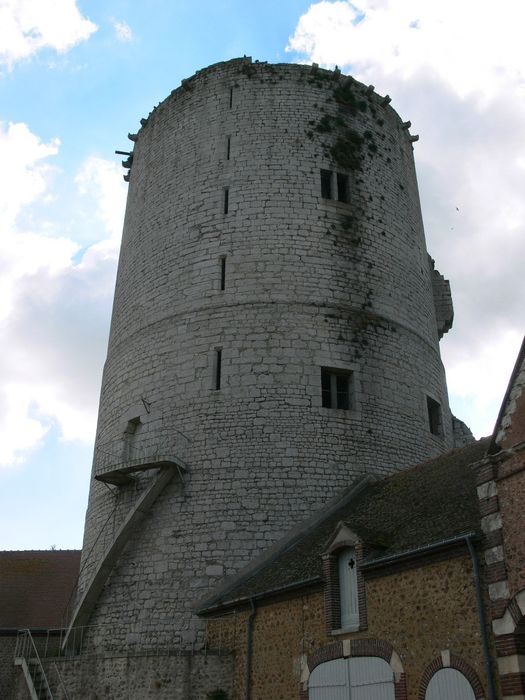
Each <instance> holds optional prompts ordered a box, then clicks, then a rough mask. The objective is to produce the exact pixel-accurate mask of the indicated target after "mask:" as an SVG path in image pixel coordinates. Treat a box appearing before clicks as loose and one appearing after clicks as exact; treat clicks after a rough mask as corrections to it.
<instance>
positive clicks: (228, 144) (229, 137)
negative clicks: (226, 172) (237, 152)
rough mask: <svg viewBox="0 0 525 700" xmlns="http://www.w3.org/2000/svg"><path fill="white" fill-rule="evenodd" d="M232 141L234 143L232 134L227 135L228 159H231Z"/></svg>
mask: <svg viewBox="0 0 525 700" xmlns="http://www.w3.org/2000/svg"><path fill="white" fill-rule="evenodd" d="M231 143H232V138H231V136H227V137H226V160H230V152H231Z"/></svg>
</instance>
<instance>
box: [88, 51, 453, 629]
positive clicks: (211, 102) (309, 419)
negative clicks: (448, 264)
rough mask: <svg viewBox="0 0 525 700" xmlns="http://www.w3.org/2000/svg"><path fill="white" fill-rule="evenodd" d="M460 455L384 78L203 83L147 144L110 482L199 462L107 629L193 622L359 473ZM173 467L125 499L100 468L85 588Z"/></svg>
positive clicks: (104, 441) (109, 603) (168, 110)
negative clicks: (131, 467) (330, 379)
mask: <svg viewBox="0 0 525 700" xmlns="http://www.w3.org/2000/svg"><path fill="white" fill-rule="evenodd" d="M321 170H326V171H330V172H331V173H332V175H331V188H332V192H331V194H332V198H331V199H329V198H326V197H322V196H321ZM337 173H339V175H340V176H341V175H343V176H346V178H345V177H343V178H341V177H339V181H338V178H337ZM326 177H329V176H326V175H325V178H326ZM338 182H339V187H340V190H341V191H340V193H339V195H340V196H341V197H343V198H347V199H348V201H347V202H343V201H338V200H337V197H338ZM226 190H227V192H228V203H227V212H226V213H225V198H226V195H225V192H226ZM343 190H344V192H343ZM325 194H326V192H325ZM223 257H225V263H224V264H223V263H222V262H221V259H222V258H223ZM221 286H224V289H221ZM217 349H221V378H220V389H219V390H217V389H216V388H215V382H216V379H217V377H216V362H217V353H216V350H217ZM322 367H325V368H328V369H329V370H330V371H332V372H340V373H343V375H344V373H345V372H346V373H347V375H346V376H348V377H349V378H351V388H350V393H351V396H350V400H351V403H352V408H351V409H350V410H343V409H333V408H325V407H323V405H322V391H321V368H322ZM427 397H431V399H432V400H433V401H435V402H436V403H438V404H439V405H440V407H441V408H440V410H441V419H440V426H439V431H434V432H435V433H439V434H434V433H433V432H431V430H430V429H429V418H428V411H427ZM450 447H452V425H451V417H450V412H449V408H448V400H447V391H446V384H445V377H444V371H443V367H442V364H441V360H440V355H439V348H438V335H437V329H436V318H435V314H434V308H433V299H432V284H431V277H430V269H429V264H428V256H427V252H426V248H425V240H424V233H423V227H422V221H421V214H420V206H419V198H418V192H417V184H416V177H415V170H414V164H413V155H412V143H411V140H410V136H409V133H408V130H407V129H406V125H405V126H403V124H402V122H401V120H400V119H399V117H398V115H397V114H396V113H395V112H394V110H392V109H391V107H389V106H388V105H387V102H386V100H383V99H382V98H380V97H379V96H378V95H376V94H375V93H373V91H371V90H366V88H365V87H364V86H362V85H360V84H359V83H356V82H355V81H352V80H351V79H348V78H345V77H344V76H339V75H338V74H334V73H331V72H328V71H322V70H315V69H311V68H310V67H304V66H297V65H275V66H273V65H266V64H252V63H251V62H250V61H249V60H242V59H240V60H235V61H230V62H227V63H223V64H217V65H215V66H212V67H210V68H208V69H205V70H203V71H201V72H199V73H197V74H196V75H195V76H194V77H193V78H192V79H190V80H189V81H185V83H184V85H183V86H182V87H181V88H179V89H177V90H175V91H174V92H173V93H172V94H171V95H170V97H168V98H167V99H166V100H165V101H164V102H163V103H161V104H160V105H159V106H158V107H157V108H156V109H155V110H154V111H153V112H152V114H151V115H150V116H149V118H148V119H147V121H146V123H145V124H144V125H143V127H142V128H141V130H140V132H139V134H138V138H137V140H136V144H135V148H134V155H133V165H132V169H131V173H130V187H129V196H128V204H127V212H126V220H125V226H124V236H123V241H122V250H121V257H120V263H119V271H118V280H117V288H116V292H115V302H114V309H113V319H112V326H111V337H110V343H109V350H108V358H107V362H106V366H105V371H104V378H103V387H102V395H101V400H100V414H99V425H98V434H97V445H96V452H95V463H94V474H100V473H103V472H104V471H105V470H107V469H108V468H110V467H109V466H108V465H110V464H111V465H113V466H114V464H115V462H118V461H119V460H121V461H122V462H123V463H125V462H126V460H129V459H131V458H132V457H133V455H146V456H147V455H149V454H159V453H162V454H168V453H170V454H172V455H178V456H179V457H181V458H182V459H184V461H185V463H186V464H187V468H188V469H187V473H186V474H185V483H184V485H181V483H180V482H179V480H174V481H173V482H172V483H170V484H169V486H168V487H167V488H166V490H165V491H164V492H163V494H162V495H161V496H160V497H159V499H158V500H157V501H156V502H155V504H154V506H153V508H152V510H151V512H150V514H149V516H148V517H147V519H146V520H145V522H144V523H143V525H142V526H141V528H140V530H139V531H138V532H136V533H135V535H134V537H133V539H132V541H131V542H130V543H129V544H128V546H127V548H126V550H125V551H124V553H123V554H122V556H121V557H120V559H119V561H118V562H117V564H116V566H115V568H114V570H113V572H112V574H111V576H110V578H109V580H108V582H107V584H106V587H105V589H104V591H103V592H102V594H101V596H100V598H99V602H98V605H97V608H96V609H95V613H94V615H93V619H92V622H93V623H94V624H96V623H97V622H101V621H103V622H104V623H106V624H109V625H111V627H112V633H113V634H115V630H116V628H117V627H118V626H119V625H122V626H123V627H126V625H128V626H129V625H131V621H132V622H133V625H135V626H136V625H138V626H139V627H140V626H141V625H152V626H156V627H158V628H160V627H162V625H164V624H169V623H167V622H166V621H167V620H172V621H173V620H175V619H176V620H177V622H176V624H177V625H178V626H179V627H180V628H183V629H188V628H189V627H191V625H192V624H194V623H193V622H192V618H191V616H190V614H189V612H188V611H189V609H190V608H191V604H192V602H193V600H194V599H196V598H198V597H199V596H201V595H203V594H204V593H205V592H206V590H207V588H208V587H209V586H210V585H213V584H214V583H215V582H216V581H217V577H219V576H221V575H222V574H224V575H227V574H230V573H232V572H233V571H235V570H236V569H237V568H239V566H241V565H242V564H243V563H244V562H246V561H247V560H248V559H249V558H250V557H252V556H253V555H254V554H255V553H257V552H258V551H261V549H262V548H263V547H265V546H266V545H268V544H269V543H270V542H272V541H274V540H275V539H276V538H277V537H278V536H279V535H280V534H282V532H283V531H284V530H286V529H287V528H288V527H290V526H291V525H292V524H293V522H294V521H296V520H298V519H301V518H303V517H305V516H307V515H308V514H309V513H310V512H311V511H312V509H314V508H316V507H320V506H321V505H322V504H323V503H324V502H326V500H327V498H329V497H330V496H331V495H333V494H335V493H336V492H337V491H338V490H340V489H341V488H343V487H345V486H347V485H348V484H349V483H350V482H351V481H352V479H353V478H354V477H355V476H356V475H358V474H360V473H362V472H372V473H376V474H384V473H388V472H390V471H392V470H395V469H396V468H401V467H403V466H405V465H407V464H410V463H413V462H416V461H419V460H421V459H424V458H426V457H428V456H431V455H433V454H436V453H437V452H439V451H444V450H446V449H449V448H450ZM152 478H153V477H152V475H151V473H148V472H145V473H143V474H138V475H137V479H136V481H134V482H133V483H131V484H130V485H125V486H122V487H119V488H115V489H113V491H114V493H111V491H110V489H109V488H108V487H107V486H106V485H104V484H100V483H98V482H96V481H93V482H92V490H91V494H90V501H89V507H88V514H87V520H86V533H85V544H84V565H83V573H82V579H81V584H80V589H81V591H82V589H85V587H86V585H87V584H88V582H89V579H90V576H91V575H92V573H93V571H94V569H95V567H96V564H97V562H98V561H99V560H100V556H101V555H102V551H103V549H104V547H105V546H107V544H108V542H109V541H110V540H111V537H112V536H113V533H114V532H115V531H116V529H117V528H118V526H119V523H121V522H122V520H123V518H125V516H126V512H127V511H128V509H129V508H130V506H131V505H132V504H133V502H134V500H135V499H136V498H137V495H138V494H139V493H140V492H141V491H142V490H143V489H144V488H145V486H146V485H147V483H148V482H149V480H150V479H152Z"/></svg>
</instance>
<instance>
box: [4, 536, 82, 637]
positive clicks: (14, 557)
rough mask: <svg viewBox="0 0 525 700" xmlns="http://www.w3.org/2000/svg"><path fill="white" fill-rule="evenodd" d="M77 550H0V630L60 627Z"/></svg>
mask: <svg viewBox="0 0 525 700" xmlns="http://www.w3.org/2000/svg"><path fill="white" fill-rule="evenodd" d="M79 566H80V551H79V550H56V551H20V552H0V629H4V630H5V629H24V628H29V629H46V628H53V627H60V626H61V625H62V623H63V619H62V616H63V613H64V610H65V607H66V605H67V602H68V600H69V596H70V595H71V592H72V590H73V587H74V585H75V583H76V580H77V576H78V570H79Z"/></svg>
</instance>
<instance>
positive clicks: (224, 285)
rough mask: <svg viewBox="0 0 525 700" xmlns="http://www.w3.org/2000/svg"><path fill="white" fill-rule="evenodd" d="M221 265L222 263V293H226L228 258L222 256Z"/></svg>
mask: <svg viewBox="0 0 525 700" xmlns="http://www.w3.org/2000/svg"><path fill="white" fill-rule="evenodd" d="M220 263H221V291H224V290H225V289H226V256H225V255H221V257H220Z"/></svg>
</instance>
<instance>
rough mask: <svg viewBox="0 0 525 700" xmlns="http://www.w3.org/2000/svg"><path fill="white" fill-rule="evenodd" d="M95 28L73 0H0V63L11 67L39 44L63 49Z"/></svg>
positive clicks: (67, 48) (27, 55)
mask: <svg viewBox="0 0 525 700" xmlns="http://www.w3.org/2000/svg"><path fill="white" fill-rule="evenodd" d="M96 30H97V26H96V25H95V24H93V22H91V21H90V20H88V19H86V18H85V17H83V16H82V15H81V13H80V11H79V9H78V7H77V5H76V0H0V64H4V65H5V66H7V68H8V69H11V68H12V66H13V65H14V64H15V63H16V62H17V61H20V60H22V59H24V58H28V57H29V56H32V55H33V54H35V53H36V52H37V51H39V50H40V49H43V48H50V49H54V50H55V51H57V52H58V53H65V52H66V51H69V49H71V48H72V47H73V46H75V44H78V43H79V42H81V41H85V40H86V39H88V38H89V37H90V36H91V34H93V32H95V31H96Z"/></svg>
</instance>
